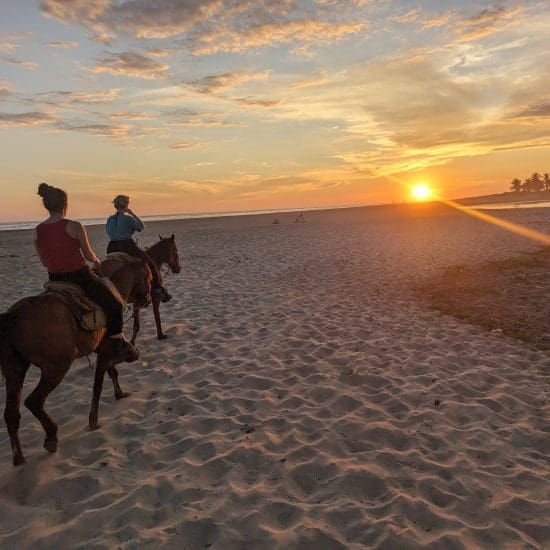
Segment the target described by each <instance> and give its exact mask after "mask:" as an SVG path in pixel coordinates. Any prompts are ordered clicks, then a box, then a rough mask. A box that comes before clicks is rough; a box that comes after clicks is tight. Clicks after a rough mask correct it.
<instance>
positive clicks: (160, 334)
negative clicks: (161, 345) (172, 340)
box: [153, 298, 168, 340]
mask: <svg viewBox="0 0 550 550" xmlns="http://www.w3.org/2000/svg"><path fill="white" fill-rule="evenodd" d="M153 313H154V314H155V324H156V325H157V339H158V340H166V338H168V336H166V334H164V333H163V332H162V326H161V324H160V300H157V299H156V298H153Z"/></svg>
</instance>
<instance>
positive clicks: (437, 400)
mask: <svg viewBox="0 0 550 550" xmlns="http://www.w3.org/2000/svg"><path fill="white" fill-rule="evenodd" d="M434 405H435V406H436V407H439V405H441V401H440V400H439V399H436V400H435V401H434Z"/></svg>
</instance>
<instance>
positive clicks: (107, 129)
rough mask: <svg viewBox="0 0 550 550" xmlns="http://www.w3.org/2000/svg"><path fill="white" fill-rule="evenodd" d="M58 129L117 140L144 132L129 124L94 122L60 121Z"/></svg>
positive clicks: (57, 125)
mask: <svg viewBox="0 0 550 550" xmlns="http://www.w3.org/2000/svg"><path fill="white" fill-rule="evenodd" d="M55 127H56V128H57V129H58V130H63V131H67V132H81V133H85V134H92V135H96V136H102V137H108V138H110V139H114V140H115V141H125V140H127V139H128V138H129V137H141V136H142V135H143V134H141V133H139V132H137V131H135V129H134V128H133V126H131V125H129V124H105V123H93V122H90V123H89V122H74V121H59V122H57V124H56V125H55Z"/></svg>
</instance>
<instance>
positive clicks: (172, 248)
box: [131, 233, 181, 344]
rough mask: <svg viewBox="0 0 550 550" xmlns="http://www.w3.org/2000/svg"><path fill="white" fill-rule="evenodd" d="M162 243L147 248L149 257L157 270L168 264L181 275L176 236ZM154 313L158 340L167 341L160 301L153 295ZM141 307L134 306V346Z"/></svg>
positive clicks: (174, 271) (161, 239)
mask: <svg viewBox="0 0 550 550" xmlns="http://www.w3.org/2000/svg"><path fill="white" fill-rule="evenodd" d="M159 238H160V241H159V242H157V243H155V244H154V245H153V246H151V247H150V248H147V249H146V251H147V255H148V256H149V257H150V258H151V259H152V260H153V261H154V262H155V264H156V265H157V269H158V270H159V272H160V270H161V268H162V266H163V265H164V264H166V265H167V266H168V267H169V268H170V271H171V272H172V273H179V272H180V271H181V265H180V258H179V255H178V249H177V247H176V241H175V239H174V234H173V233H172V235H171V236H170V237H166V238H164V237H161V236H160V235H159ZM152 302H153V313H154V314H155V324H156V326H157V338H158V339H159V340H166V338H168V336H166V334H164V333H163V332H162V326H161V324H160V300H159V299H158V298H157V297H155V296H154V295H153V299H152ZM140 309H141V307H139V306H136V304H134V330H133V333H132V340H131V342H132V344H135V342H136V337H137V333H138V332H139V328H140V325H139V312H140Z"/></svg>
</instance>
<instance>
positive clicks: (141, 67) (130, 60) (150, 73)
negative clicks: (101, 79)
mask: <svg viewBox="0 0 550 550" xmlns="http://www.w3.org/2000/svg"><path fill="white" fill-rule="evenodd" d="M169 68H170V67H169V66H168V65H167V64H165V63H160V62H158V61H155V60H154V59H151V58H149V57H147V56H145V55H142V54H139V53H135V52H121V53H109V54H107V55H106V56H104V57H102V58H101V59H99V60H98V61H97V64H96V66H95V67H94V68H93V72H95V73H112V74H115V75H122V76H129V77H133V78H142V79H145V80H155V79H164V78H167V76H168V74H167V71H168V69H169Z"/></svg>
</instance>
